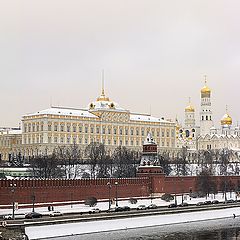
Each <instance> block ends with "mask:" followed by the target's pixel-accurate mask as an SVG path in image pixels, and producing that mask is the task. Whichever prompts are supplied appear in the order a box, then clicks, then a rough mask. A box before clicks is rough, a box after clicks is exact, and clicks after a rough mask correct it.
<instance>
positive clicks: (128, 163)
mask: <svg viewBox="0 0 240 240" xmlns="http://www.w3.org/2000/svg"><path fill="white" fill-rule="evenodd" d="M136 156H137V153H136V152H134V151H131V150H129V149H127V148H126V147H122V146H119V147H117V148H116V149H115V151H114V153H113V156H112V158H113V163H114V166H115V168H116V169H115V172H114V173H113V176H114V177H135V176H136V162H137V159H136Z"/></svg>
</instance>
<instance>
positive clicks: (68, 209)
mask: <svg viewBox="0 0 240 240" xmlns="http://www.w3.org/2000/svg"><path fill="white" fill-rule="evenodd" d="M214 199H217V200H219V201H220V202H223V201H224V196H223V194H217V195H216V196H215V198H214V195H213V194H210V196H209V197H208V198H207V199H206V198H192V199H190V197H189V196H188V195H184V202H187V203H189V204H196V203H198V202H204V201H206V200H214ZM227 199H234V200H235V193H232V194H230V193H228V194H227ZM119 200H120V201H119V202H118V205H119V206H120V207H121V206H129V207H130V208H136V207H137V206H139V205H142V204H144V205H146V206H148V205H150V204H151V202H152V203H154V204H156V205H157V206H168V205H169V204H170V203H174V200H172V201H170V202H165V201H163V200H161V199H160V198H155V199H152V201H151V200H150V199H141V200H138V202H137V204H131V203H130V202H129V201H127V200H123V201H121V199H119ZM181 202H182V197H181V196H177V203H178V204H180V203H181ZM51 204H52V203H49V205H51ZM114 206H115V205H113V206H112V207H114ZM95 207H97V208H99V209H100V210H107V209H108V202H107V201H106V202H99V203H97V205H96V206H95ZM90 209H91V208H90V207H89V206H86V205H84V204H74V203H73V204H69V205H64V206H54V210H56V211H60V212H62V213H79V212H88V211H89V210H90ZM31 211H32V208H20V209H18V210H16V211H15V214H25V213H28V212H31ZM35 211H36V212H39V213H42V214H46V215H47V214H49V211H48V209H47V207H37V206H35ZM11 213H12V208H9V209H0V215H6V214H11Z"/></svg>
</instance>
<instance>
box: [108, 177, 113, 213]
mask: <svg viewBox="0 0 240 240" xmlns="http://www.w3.org/2000/svg"><path fill="white" fill-rule="evenodd" d="M107 186H108V210H109V209H110V208H111V187H112V185H111V183H110V182H108V183H107Z"/></svg>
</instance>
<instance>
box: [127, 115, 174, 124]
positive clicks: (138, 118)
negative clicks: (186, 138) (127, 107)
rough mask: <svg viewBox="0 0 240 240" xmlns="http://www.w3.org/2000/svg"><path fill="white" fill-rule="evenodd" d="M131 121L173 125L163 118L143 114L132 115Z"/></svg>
mask: <svg viewBox="0 0 240 240" xmlns="http://www.w3.org/2000/svg"><path fill="white" fill-rule="evenodd" d="M130 120H131V121H143V122H159V123H160V122H161V123H171V122H170V121H166V120H164V119H162V118H156V117H152V116H150V115H142V114H130Z"/></svg>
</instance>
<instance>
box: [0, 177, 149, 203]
mask: <svg viewBox="0 0 240 240" xmlns="http://www.w3.org/2000/svg"><path fill="white" fill-rule="evenodd" d="M116 181H117V182H118V185H117V192H118V197H126V196H128V197H134V196H135V197H141V196H148V195H149V179H148V178H129V179H127V178H122V179H97V180H89V179H85V180H83V179H81V180H60V179H52V180H0V205H3V204H11V202H12V199H13V195H14V200H15V201H16V202H18V203H19V204H21V203H31V202H32V199H31V196H32V195H35V198H36V202H38V203H43V202H62V201H79V200H85V199H86V198H88V197H93V196H94V197H96V198H97V199H104V198H105V199H108V198H109V187H108V185H107V183H108V182H110V183H111V185H112V187H111V198H114V197H115V193H116V185H115V184H114V183H115V182H116ZM10 184H16V187H15V191H14V193H12V191H11V190H12V187H11V186H10Z"/></svg>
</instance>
